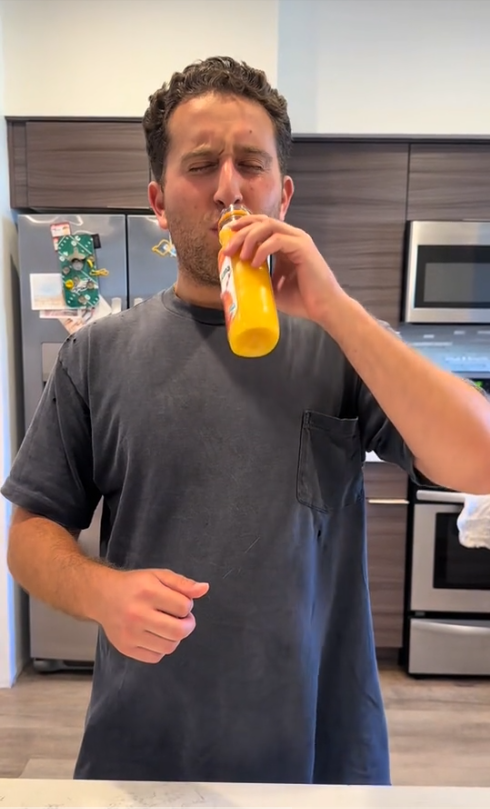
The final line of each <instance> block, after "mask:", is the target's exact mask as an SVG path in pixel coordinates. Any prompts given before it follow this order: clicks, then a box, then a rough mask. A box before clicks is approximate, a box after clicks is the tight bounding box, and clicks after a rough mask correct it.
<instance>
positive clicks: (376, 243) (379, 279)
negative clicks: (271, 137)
mask: <svg viewBox="0 0 490 809" xmlns="http://www.w3.org/2000/svg"><path fill="white" fill-rule="evenodd" d="M291 175H292V177H293V179H294V182H295V194H294V197H293V200H292V203H291V207H290V212H289V214H288V221H289V222H290V223H291V224H293V225H296V226H297V227H301V228H303V229H304V230H306V231H308V233H310V235H311V236H312V238H313V239H314V241H315V243H316V245H317V247H318V249H319V250H320V252H321V253H322V255H323V257H324V258H325V260H326V261H327V262H328V264H329V265H330V267H331V268H332V270H333V271H334V273H335V275H336V277H337V278H338V280H339V282H340V283H341V284H342V286H343V287H344V289H345V290H346V291H347V292H348V293H349V294H350V295H352V297H354V298H356V299H357V300H359V301H360V302H361V303H362V304H363V305H364V306H365V307H366V308H367V309H368V310H369V311H370V312H371V313H372V314H373V315H375V316H376V317H379V318H381V319H382V320H386V321H387V322H388V323H390V324H391V325H393V326H395V325H398V323H399V320H400V317H399V315H400V299H401V285H402V273H403V250H404V235H405V209H406V196H407V182H408V143H390V142H386V143H374V142H341V141H333V142H307V141H304V142H302V141H297V142H295V144H294V148H293V155H292V160H291Z"/></svg>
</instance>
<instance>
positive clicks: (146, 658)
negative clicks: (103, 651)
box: [97, 569, 209, 663]
mask: <svg viewBox="0 0 490 809" xmlns="http://www.w3.org/2000/svg"><path fill="white" fill-rule="evenodd" d="M107 573H108V575H107V577H106V582H107V585H106V588H105V589H104V595H103V598H102V601H101V603H100V605H99V606H100V609H99V610H98V616H97V621H98V623H99V624H100V625H101V626H102V628H103V629H104V631H105V633H106V635H107V637H108V639H109V640H110V642H111V643H112V644H113V646H115V647H116V649H118V651H120V652H121V653H122V654H124V655H127V656H128V657H133V658H134V659H135V660H141V661H142V662H143V663H158V662H159V661H160V660H161V659H162V657H164V656H165V655H168V654H172V652H174V651H175V650H176V648H177V646H178V645H179V643H180V642H181V641H182V640H184V638H187V637H188V636H189V635H190V634H191V632H192V631H193V630H194V628H195V626H196V621H195V618H194V616H193V614H192V608H193V606H194V599H195V598H200V597H201V596H203V595H205V594H206V593H207V592H208V590H209V585H208V584H207V583H205V582H195V581H192V579H187V578H185V576H180V575H178V574H177V573H173V572H172V571H171V570H131V571H120V570H111V569H108V570H107Z"/></svg>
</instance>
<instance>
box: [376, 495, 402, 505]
mask: <svg viewBox="0 0 490 809" xmlns="http://www.w3.org/2000/svg"><path fill="white" fill-rule="evenodd" d="M368 503H371V504H372V505H373V506H408V500H403V499H402V498H392V499H391V500H388V499H385V498H382V497H370V498H369V499H368Z"/></svg>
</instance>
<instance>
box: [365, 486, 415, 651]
mask: <svg viewBox="0 0 490 809" xmlns="http://www.w3.org/2000/svg"><path fill="white" fill-rule="evenodd" d="M374 499H375V498H373V499H372V500H374ZM376 499H378V498H376ZM379 499H380V500H381V499H382V498H379ZM372 500H368V502H367V518H368V569H369V587H370V592H371V604H372V611H373V623H374V635H375V642H376V646H377V647H378V648H383V647H389V648H401V646H402V642H403V598H404V587H405V549H406V532H407V508H408V506H407V505H406V504H405V503H402V502H396V500H394V501H393V502H391V503H390V502H389V499H388V498H387V499H386V501H385V502H383V503H376V502H372Z"/></svg>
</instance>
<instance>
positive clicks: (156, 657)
mask: <svg viewBox="0 0 490 809" xmlns="http://www.w3.org/2000/svg"><path fill="white" fill-rule="evenodd" d="M127 657H132V658H133V660H139V661H140V663H159V662H160V660H161V659H162V657H163V655H162V654H159V653H158V652H150V651H149V650H148V649H142V648H141V647H139V646H135V648H134V649H131V651H130V652H128V653H127Z"/></svg>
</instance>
